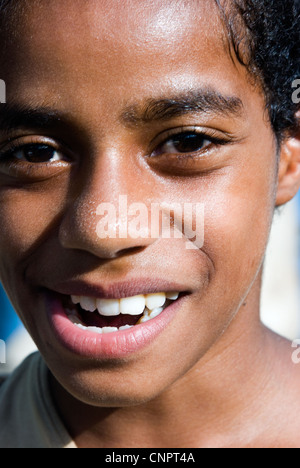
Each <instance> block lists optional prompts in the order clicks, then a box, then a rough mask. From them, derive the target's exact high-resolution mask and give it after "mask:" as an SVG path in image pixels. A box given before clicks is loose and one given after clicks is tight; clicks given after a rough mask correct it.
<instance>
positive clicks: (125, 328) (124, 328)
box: [119, 325, 133, 331]
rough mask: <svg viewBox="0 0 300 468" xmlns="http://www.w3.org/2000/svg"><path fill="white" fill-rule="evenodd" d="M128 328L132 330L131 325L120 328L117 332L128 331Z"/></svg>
mask: <svg viewBox="0 0 300 468" xmlns="http://www.w3.org/2000/svg"><path fill="white" fill-rule="evenodd" d="M129 328H133V325H124V327H120V328H119V330H120V331H123V330H129Z"/></svg>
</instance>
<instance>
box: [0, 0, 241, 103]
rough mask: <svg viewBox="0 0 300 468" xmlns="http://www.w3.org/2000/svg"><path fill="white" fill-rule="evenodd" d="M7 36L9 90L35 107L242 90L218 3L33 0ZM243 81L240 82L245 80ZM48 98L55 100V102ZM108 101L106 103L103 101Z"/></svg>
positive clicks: (198, 0) (3, 60)
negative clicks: (209, 90) (204, 90)
mask: <svg viewBox="0 0 300 468" xmlns="http://www.w3.org/2000/svg"><path fill="white" fill-rule="evenodd" d="M24 5H26V6H23V8H22V11H21V14H19V15H17V17H16V20H15V21H14V22H13V23H11V24H10V25H9V28H8V30H6V31H5V32H3V34H8V35H9V36H10V37H11V41H10V46H9V47H4V48H3V49H2V51H0V54H1V55H0V57H1V56H2V57H1V70H2V77H3V78H4V79H6V81H7V85H8V92H10V90H11V93H12V94H13V96H14V97H15V96H17V97H18V98H19V99H20V100H21V101H22V99H23V98H24V95H25V94H26V99H27V100H28V98H30V99H31V100H36V102H37V103H39V104H40V103H41V101H45V100H47V99H48V98H49V99H50V100H51V103H50V104H51V105H52V104H53V105H56V103H55V102H53V101H54V100H55V98H56V100H58V101H60V105H63V104H62V101H63V99H62V97H64V98H65V100H64V101H65V102H68V105H69V106H71V105H72V102H74V101H75V100H76V99H81V101H82V102H83V101H84V100H85V101H86V103H88V104H87V105H90V102H89V99H88V97H89V96H90V97H91V98H93V99H95V96H100V95H101V93H102V94H103V89H105V95H106V99H107V101H109V102H110V103H113V102H114V100H116V101H119V100H120V99H121V98H122V99H123V98H124V99H125V100H127V101H130V96H131V95H133V94H134V95H135V96H134V97H135V100H138V99H139V98H140V97H141V98H143V97H144V96H145V94H146V93H147V94H148V95H151V96H152V97H153V96H155V95H159V94H163V93H164V92H168V91H169V90H170V89H172V92H176V91H177V88H178V91H181V90H186V89H189V88H194V87H199V86H201V87H205V86H206V87H207V86H211V85H212V84H213V85H215V86H218V87H219V88H220V91H221V92H223V93H225V94H232V93H236V94H239V93H240V94H242V93H243V92H244V84H245V83H244V81H245V76H244V70H241V69H239V64H236V63H233V61H232V59H231V57H230V54H229V52H228V43H227V35H226V33H225V31H224V26H223V24H222V21H221V17H220V14H219V9H218V7H217V6H216V2H215V0H151V1H150V0H88V1H86V0H64V2H61V1H58V0H47V1H46V0H32V1H29V2H27V3H26V4H24ZM241 76H242V79H241ZM50 97H51V98H50ZM103 99H104V98H103Z"/></svg>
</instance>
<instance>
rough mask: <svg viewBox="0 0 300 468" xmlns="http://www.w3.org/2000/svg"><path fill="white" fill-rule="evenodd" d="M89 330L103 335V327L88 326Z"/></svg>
mask: <svg viewBox="0 0 300 468" xmlns="http://www.w3.org/2000/svg"><path fill="white" fill-rule="evenodd" d="M87 329H88V331H90V332H93V333H98V335H102V328H98V327H87Z"/></svg>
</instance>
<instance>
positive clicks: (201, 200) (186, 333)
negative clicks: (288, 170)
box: [0, 0, 277, 405]
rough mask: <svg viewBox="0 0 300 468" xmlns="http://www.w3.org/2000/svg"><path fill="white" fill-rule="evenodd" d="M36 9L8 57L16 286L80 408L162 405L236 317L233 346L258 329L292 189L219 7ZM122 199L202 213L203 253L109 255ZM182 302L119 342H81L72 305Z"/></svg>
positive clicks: (154, 4) (121, 245)
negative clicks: (256, 309)
mask: <svg viewBox="0 0 300 468" xmlns="http://www.w3.org/2000/svg"><path fill="white" fill-rule="evenodd" d="M29 3H30V6H29V7H27V11H25V13H26V14H25V13H24V14H23V16H22V17H20V18H17V20H16V22H15V23H14V24H13V25H11V26H10V28H8V30H7V31H5V33H3V34H5V35H6V37H7V35H8V34H9V37H10V40H9V44H8V43H7V46H6V47H5V48H4V50H2V51H1V78H2V79H4V80H5V81H6V85H7V105H5V106H2V107H1V108H0V112H1V114H5V113H7V112H9V115H6V116H4V123H6V124H8V123H11V128H10V129H8V131H4V130H2V131H1V133H0V143H1V148H2V153H7V152H8V150H10V148H13V149H12V151H11V154H13V156H14V158H15V159H14V160H13V161H11V160H9V159H7V157H6V159H3V161H2V162H1V165H0V184H1V185H0V222H1V237H0V258H1V280H2V281H3V283H4V285H5V287H6V289H7V291H8V293H9V295H10V297H11V298H12V300H13V302H14V305H15V307H16V310H17V311H18V313H19V315H20V317H21V318H22V320H23V321H24V323H25V325H26V326H27V328H28V330H29V331H30V333H31V335H32V336H33V338H34V340H35V341H36V343H37V345H38V347H39V349H40V351H41V352H42V354H43V356H44V358H45V359H46V361H47V363H48V365H49V367H50V368H51V370H52V372H53V373H54V375H55V376H56V378H57V379H58V380H59V381H60V382H61V384H62V385H63V386H64V387H65V388H66V389H67V390H68V391H69V392H70V393H71V394H73V395H75V396H76V397H78V398H79V399H81V400H83V401H86V402H88V403H91V404H95V405H120V404H133V403H139V402H142V401H147V400H150V399H152V398H154V397H155V396H157V395H158V394H160V393H161V392H162V391H163V390H165V389H166V388H167V387H168V386H170V384H172V383H174V382H175V381H176V380H177V379H179V377H181V376H183V375H185V374H186V373H187V371H188V370H190V369H191V368H192V367H193V366H194V365H195V364H196V363H197V362H198V361H199V360H200V359H201V358H202V357H203V356H204V355H205V354H206V353H207V352H208V351H209V350H210V349H211V348H212V347H213V346H215V343H216V342H217V341H218V340H219V339H220V337H221V336H222V335H223V333H224V331H226V330H227V329H228V327H229V325H230V323H231V322H232V320H233V319H234V321H233V323H231V327H232V330H233V331H234V332H233V336H234V334H235V335H236V336H238V334H240V335H241V334H243V333H244V332H245V331H246V330H247V328H248V327H249V326H251V324H253V322H254V321H256V320H258V318H257V316H254V314H251V308H252V307H253V304H254V303H255V301H256V300H257V299H258V295H259V272H260V269H261V264H262V261H263V256H264V252H265V247H266V243H267V239H268V234H269V229H270V224H271V220H272V215H273V210H274V205H275V199H276V174H277V163H276V145H275V139H274V135H273V133H272V130H271V127H270V124H269V122H268V119H267V118H266V113H265V111H264V107H265V102H264V98H263V95H262V93H261V90H260V87H259V86H256V87H255V86H253V82H252V81H251V79H249V77H248V75H247V73H246V70H245V69H244V68H243V67H242V66H241V65H239V64H238V63H237V62H234V60H232V58H231V57H230V54H229V52H228V43H227V38H226V33H225V32H224V29H223V26H222V23H221V20H220V16H219V12H218V10H217V8H216V6H215V3H214V2H213V1H209V2H208V1H201V2H200V1H189V2H187V1H184V0H182V1H180V0H179V1H176V2H173V1H172V2H165V1H159V0H157V1H151V2H148V1H141V0H130V1H126V2H124V1H123V0H122V1H118V0H114V1H112V0H107V1H106V0H103V1H93V0H91V1H89V2H85V1H82V0H76V1H74V0H65V1H64V2H58V1H56V0H47V1H45V2H39V3H40V5H39V6H38V4H36V5H35V3H37V2H29ZM1 43H3V41H2V40H1ZM166 100H173V102H172V103H170V102H167V101H166ZM183 101H184V102H183ZM10 108H11V109H12V112H10V110H11V109H10ZM24 109H26V110H32V112H25V113H24V112H22V110H23V111H24ZM41 109H42V113H45V111H47V112H48V114H49V112H50V115H48V117H46V116H45V115H40V111H41ZM37 110H39V114H38V115H37V113H36V111H37ZM15 111H17V112H20V111H21V114H22V115H20V116H18V117H17V118H15V117H16V116H15V115H14V112H15ZM12 116H14V117H13V118H10V117H12ZM19 117H20V118H19ZM21 121H22V122H21ZM1 128H2V129H3V128H4V127H3V126H2V127H1ZM179 134H181V135H179ZM199 134H200V136H199ZM203 134H204V135H205V138H203V137H201V135H203ZM178 135H179V136H178ZM24 145H30V146H27V148H25V149H24V148H22V147H24ZM16 146H18V147H19V146H20V147H21V149H19V150H18V149H17V150H15V151H14V148H15V147H16ZM26 158H27V159H26ZM51 158H52V159H51ZM28 160H30V162H28ZM43 161H44V162H43ZM49 161H50V162H49ZM119 195H127V201H128V205H130V204H131V203H135V202H139V203H143V204H145V205H146V206H147V208H148V209H149V211H150V207H151V203H154V202H156V203H160V204H161V203H164V202H167V203H171V202H175V203H179V204H181V205H183V204H184V203H193V204H197V203H198V204H202V205H203V206H204V226H205V231H204V235H205V239H204V240H205V241H204V245H203V246H202V247H201V248H198V249H195V250H188V249H187V248H186V242H185V239H150V238H148V239H145V238H138V239H133V238H131V237H129V236H127V237H125V238H108V239H104V240H103V239H102V240H101V239H100V238H99V236H98V234H97V231H96V228H97V224H98V223H99V219H100V217H99V214H98V215H97V213H96V211H97V207H98V205H100V204H101V203H103V202H110V203H112V204H113V205H114V206H116V208H118V205H119ZM110 222H111V223H112V224H113V220H110ZM120 222H122V221H120ZM111 237H112V236H111ZM173 290H175V291H178V292H180V293H185V294H183V297H182V298H181V299H180V300H178V301H176V302H175V303H173V304H174V305H173V306H172V307H169V308H168V309H165V311H163V312H162V314H161V315H160V316H158V317H157V318H156V319H153V320H151V321H148V322H146V323H144V324H141V325H138V326H136V327H133V328H131V329H129V330H127V331H118V332H114V333H112V334H105V335H104V334H102V335H99V334H98V335H97V334H95V333H91V332H87V331H85V330H80V328H78V327H77V326H76V325H73V324H71V322H70V320H69V319H66V317H65V315H64V309H63V307H62V303H64V304H66V303H67V302H69V301H70V299H69V296H70V295H78V296H89V297H97V298H101V297H102V298H115V299H118V298H120V297H130V296H134V295H137V294H146V293H154V292H170V291H173ZM56 293H59V294H58V296H57V295H56ZM62 295H63V296H65V297H64V298H63V299H62V297H63V296H62ZM247 296H248V299H247V300H246V298H247ZM57 298H58V299H57ZM245 301H246V306H245V307H243V311H241V312H240V315H241V316H240V315H239V314H238V316H237V317H236V314H237V312H238V311H239V309H240V307H242V304H243V303H244V302H245ZM67 321H68V324H67ZM225 333H226V332H225ZM227 333H229V331H228V330H227Z"/></svg>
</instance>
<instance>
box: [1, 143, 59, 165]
mask: <svg viewBox="0 0 300 468" xmlns="http://www.w3.org/2000/svg"><path fill="white" fill-rule="evenodd" d="M9 155H10V157H12V158H14V159H17V160H19V161H20V160H21V161H27V162H29V163H51V162H58V161H65V160H66V157H65V156H64V155H63V154H62V153H61V152H60V151H58V150H57V149H56V148H53V147H52V146H50V145H46V144H31V145H24V146H20V147H19V148H15V149H11V150H10V151H8V152H7V153H6V155H5V156H6V157H7V156H9Z"/></svg>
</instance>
